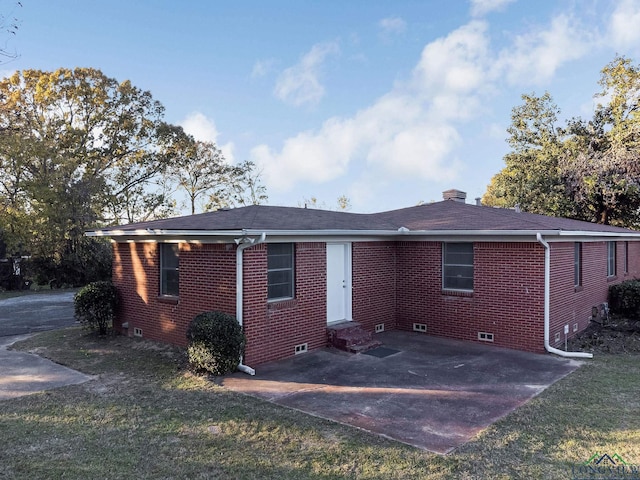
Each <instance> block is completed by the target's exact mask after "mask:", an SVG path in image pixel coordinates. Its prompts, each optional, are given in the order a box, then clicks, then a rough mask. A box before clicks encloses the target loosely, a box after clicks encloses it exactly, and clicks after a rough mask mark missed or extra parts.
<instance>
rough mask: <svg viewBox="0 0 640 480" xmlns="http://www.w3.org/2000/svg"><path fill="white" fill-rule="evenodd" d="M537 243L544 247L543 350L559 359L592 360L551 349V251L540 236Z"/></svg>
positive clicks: (582, 353)
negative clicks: (558, 356)
mask: <svg viewBox="0 0 640 480" xmlns="http://www.w3.org/2000/svg"><path fill="white" fill-rule="evenodd" d="M536 239H537V240H538V243H539V244H540V245H542V246H543V247H544V348H545V349H546V350H547V352H549V353H555V354H556V355H560V356H561V357H572V358H593V354H591V353H585V352H565V351H564V350H559V349H557V348H554V347H552V346H551V345H550V344H549V298H550V291H551V281H550V278H551V251H550V250H551V249H550V247H549V244H548V243H547V242H546V241H545V240H544V239H543V238H542V234H540V233H538V234H537V235H536Z"/></svg>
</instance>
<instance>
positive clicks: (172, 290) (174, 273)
mask: <svg viewBox="0 0 640 480" xmlns="http://www.w3.org/2000/svg"><path fill="white" fill-rule="evenodd" d="M179 252H180V248H179V246H178V244H177V243H161V244H160V295H165V296H172V297H177V296H178V294H179V293H180V289H179V287H180V274H179V272H180V254H179Z"/></svg>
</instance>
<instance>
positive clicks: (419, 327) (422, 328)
mask: <svg viewBox="0 0 640 480" xmlns="http://www.w3.org/2000/svg"><path fill="white" fill-rule="evenodd" d="M413 331H414V332H422V333H427V324H426V323H414V324H413Z"/></svg>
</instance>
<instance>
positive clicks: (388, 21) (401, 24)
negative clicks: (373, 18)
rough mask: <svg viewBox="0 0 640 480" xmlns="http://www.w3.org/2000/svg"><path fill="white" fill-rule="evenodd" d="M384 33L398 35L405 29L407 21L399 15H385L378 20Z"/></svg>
mask: <svg viewBox="0 0 640 480" xmlns="http://www.w3.org/2000/svg"><path fill="white" fill-rule="evenodd" d="M378 26H379V27H380V29H381V30H382V33H383V34H384V35H398V34H401V33H404V32H405V30H406V29H407V22H405V21H404V20H403V19H402V18H400V17H387V18H383V19H382V20H380V21H379V22H378Z"/></svg>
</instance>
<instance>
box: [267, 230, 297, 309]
mask: <svg viewBox="0 0 640 480" xmlns="http://www.w3.org/2000/svg"><path fill="white" fill-rule="evenodd" d="M285 244H289V245H291V269H290V270H291V296H285V297H273V298H269V272H270V271H276V270H277V271H283V270H289V269H288V268H286V269H284V268H278V269H272V270H269V266H268V265H269V245H268V244H267V303H272V302H282V301H285V300H293V299H294V298H296V244H295V243H293V242H285Z"/></svg>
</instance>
